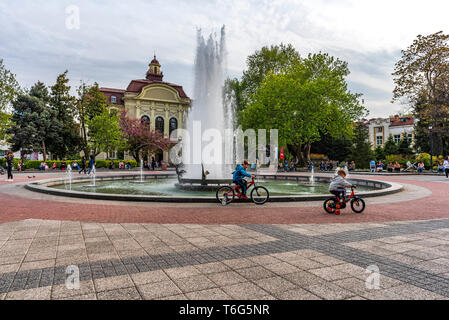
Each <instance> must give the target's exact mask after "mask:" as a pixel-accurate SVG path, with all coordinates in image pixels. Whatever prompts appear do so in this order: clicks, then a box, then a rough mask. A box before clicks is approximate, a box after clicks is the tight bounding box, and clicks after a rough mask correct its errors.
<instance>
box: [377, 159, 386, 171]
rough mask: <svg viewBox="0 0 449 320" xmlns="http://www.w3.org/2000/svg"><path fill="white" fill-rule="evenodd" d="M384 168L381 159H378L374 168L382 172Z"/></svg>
mask: <svg viewBox="0 0 449 320" xmlns="http://www.w3.org/2000/svg"><path fill="white" fill-rule="evenodd" d="M383 170H384V164H383V163H382V161H379V162H378V163H377V169H376V171H377V172H382V171H383Z"/></svg>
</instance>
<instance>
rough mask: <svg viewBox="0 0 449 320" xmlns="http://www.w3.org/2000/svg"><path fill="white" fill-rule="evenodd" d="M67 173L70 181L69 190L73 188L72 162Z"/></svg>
mask: <svg viewBox="0 0 449 320" xmlns="http://www.w3.org/2000/svg"><path fill="white" fill-rule="evenodd" d="M66 175H67V180H68V182H69V190H72V165H70V164H69V165H68V166H67V170H66Z"/></svg>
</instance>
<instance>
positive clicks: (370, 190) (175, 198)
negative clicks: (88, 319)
mask: <svg viewBox="0 0 449 320" xmlns="http://www.w3.org/2000/svg"><path fill="white" fill-rule="evenodd" d="M257 177H258V179H259V180H260V179H263V180H264V181H260V182H259V184H260V185H265V186H266V187H267V188H268V190H269V191H270V193H272V194H273V195H271V196H270V201H271V202H291V201H318V200H324V199H327V198H328V197H329V196H330V195H329V193H328V192H327V184H328V182H329V180H330V179H331V177H324V176H320V177H315V181H316V183H317V186H316V187H317V188H318V187H319V186H321V189H320V193H318V194H294V193H289V194H279V193H278V194H276V192H274V191H275V189H276V188H278V187H279V186H281V187H282V186H289V187H292V188H295V186H296V184H298V183H299V184H298V186H301V182H307V181H308V178H309V177H308V176H298V175H291V176H290V175H258V176H257ZM175 179H176V176H175V175H173V174H155V175H151V174H149V175H145V176H144V181H146V182H147V184H146V185H142V184H141V185H142V187H146V186H151V184H152V183H155V182H158V183H163V184H164V185H170V186H171V188H172V189H173V190H176V189H177V188H175V187H173V181H175ZM64 180H65V179H53V180H46V181H38V182H33V183H29V184H27V185H26V186H25V187H26V188H27V189H28V190H31V191H35V192H41V193H46V194H52V195H57V196H65V197H75V198H84V199H99V200H116V201H139V202H142V201H148V202H181V203H182V202H185V203H188V202H196V203H202V202H216V201H217V200H216V199H215V190H216V189H218V186H212V185H211V187H213V188H211V190H201V191H199V192H198V193H197V194H196V193H195V192H196V190H189V191H188V192H185V193H186V195H184V191H183V190H177V191H176V192H175V193H174V194H173V195H164V194H162V195H160V194H158V195H155V194H153V195H152V194H126V193H121V192H118V193H106V192H98V190H100V188H102V184H103V185H105V186H109V185H111V184H114V183H119V184H128V183H130V182H132V181H136V180H140V175H115V176H98V177H97V186H96V188H88V189H84V190H83V189H82V188H80V187H81V186H82V184H83V183H89V179H88V178H84V177H77V178H74V179H73V181H72V190H68V189H65V188H64ZM349 180H350V181H352V182H353V183H355V184H357V185H358V186H359V187H360V188H359V189H358V192H357V194H358V195H360V196H361V197H376V196H382V195H387V194H392V193H396V192H400V191H402V189H403V187H402V185H400V184H397V183H390V182H388V183H387V182H383V181H375V180H366V179H349ZM78 184H79V188H78V189H80V190H73V189H76V187H77V185H78ZM270 185H271V186H270ZM136 187H137V184H136ZM156 189H159V187H158V186H156ZM172 189H170V190H172ZM270 189H271V190H270ZM306 189H309V187H308V188H306ZM173 190H172V191H170V192H173ZM92 191H95V192H92ZM206 191H207V192H208V193H207V192H206Z"/></svg>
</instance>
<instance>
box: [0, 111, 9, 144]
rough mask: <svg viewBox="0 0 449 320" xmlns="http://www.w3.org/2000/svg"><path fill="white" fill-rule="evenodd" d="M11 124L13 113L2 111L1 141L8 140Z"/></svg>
mask: <svg viewBox="0 0 449 320" xmlns="http://www.w3.org/2000/svg"><path fill="white" fill-rule="evenodd" d="M10 125H11V115H10V114H8V113H6V112H1V111H0V141H4V140H7V138H8V135H7V134H6V130H7V128H9V126H10Z"/></svg>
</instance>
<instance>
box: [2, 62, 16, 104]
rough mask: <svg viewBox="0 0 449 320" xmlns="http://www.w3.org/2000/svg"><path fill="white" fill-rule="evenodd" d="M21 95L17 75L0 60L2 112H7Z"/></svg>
mask: <svg viewBox="0 0 449 320" xmlns="http://www.w3.org/2000/svg"><path fill="white" fill-rule="evenodd" d="M19 93H21V89H20V86H19V83H18V82H17V80H16V76H15V74H13V73H12V72H11V71H9V70H8V69H6V68H5V66H4V65H3V59H0V112H5V111H6V109H7V107H8V106H9V105H10V103H11V102H12V101H13V100H14V99H15V98H16V97H17V95H18V94H19Z"/></svg>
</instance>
